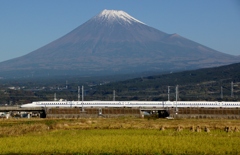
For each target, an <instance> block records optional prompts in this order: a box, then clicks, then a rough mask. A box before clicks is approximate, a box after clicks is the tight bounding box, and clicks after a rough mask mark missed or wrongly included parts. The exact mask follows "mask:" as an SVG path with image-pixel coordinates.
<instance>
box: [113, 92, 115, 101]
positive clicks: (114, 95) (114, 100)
mask: <svg viewBox="0 0 240 155" xmlns="http://www.w3.org/2000/svg"><path fill="white" fill-rule="evenodd" d="M113 101H115V90H113Z"/></svg>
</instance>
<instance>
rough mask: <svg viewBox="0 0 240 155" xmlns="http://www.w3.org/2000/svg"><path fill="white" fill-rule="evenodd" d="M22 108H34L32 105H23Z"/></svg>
mask: <svg viewBox="0 0 240 155" xmlns="http://www.w3.org/2000/svg"><path fill="white" fill-rule="evenodd" d="M20 107H21V108H28V107H32V106H31V104H30V103H29V104H23V105H21V106H20Z"/></svg>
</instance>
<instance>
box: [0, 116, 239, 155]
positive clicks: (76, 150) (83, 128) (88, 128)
mask: <svg viewBox="0 0 240 155" xmlns="http://www.w3.org/2000/svg"><path fill="white" fill-rule="evenodd" d="M239 125H240V121H239V120H215V119H199V120H197V119H193V120H189V119H181V120H165V119H156V120H147V119H138V118H115V119H100V118H99V119H97V118H96V119H35V120H34V119H33V120H24V119H23V120H1V121H0V154H149V155H151V154H154V155H155V154H159V155H160V154H163V155H167V154H172V155H174V154H185V155H188V154H209V155H210V154H211V155H212V154H215V155H222V154H228V155H229V154H234V155H235V154H240V150H239V144H240V132H238V127H240V126H239Z"/></svg>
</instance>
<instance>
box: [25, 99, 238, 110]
mask: <svg viewBox="0 0 240 155" xmlns="http://www.w3.org/2000/svg"><path fill="white" fill-rule="evenodd" d="M21 107H22V108H26V107H148V108H165V107H169V108H171V107H179V108H187V107H199V108H200V107H203V108H220V107H222V108H240V102H225V101H223V102H218V101H65V100H59V101H36V102H32V103H28V104H23V105H22V106H21Z"/></svg>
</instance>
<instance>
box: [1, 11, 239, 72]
mask: <svg viewBox="0 0 240 155" xmlns="http://www.w3.org/2000/svg"><path fill="white" fill-rule="evenodd" d="M176 26H177V25H176ZM239 61H240V59H239V57H237V56H232V55H228V54H224V53H221V52H218V51H216V50H213V49H211V48H208V47H206V46H204V45H201V44H198V43H196V42H194V41H191V40H189V39H186V38H184V37H182V36H180V35H178V34H167V33H164V32H162V31H160V30H157V29H155V28H152V27H150V26H148V25H146V24H145V23H143V22H141V21H139V20H137V19H135V18H134V17H132V16H130V15H129V14H127V13H126V12H124V11H117V10H103V11H102V12H101V13H99V14H98V15H96V16H94V17H93V18H91V19H90V20H88V21H87V22H85V23H84V24H82V25H80V26H79V27H77V28H76V29H74V30H73V31H71V32H70V33H68V34H66V35H65V36H63V37H61V38H59V39H57V40H55V41H53V42H51V43H49V44H47V45H45V46H43V47H41V48H39V49H37V50H35V51H33V52H31V53H29V54H27V55H24V56H22V57H18V58H15V59H11V60H8V61H5V62H2V63H0V70H1V71H0V75H1V76H3V74H6V72H7V73H9V72H10V73H16V74H19V73H22V74H24V75H28V74H31V73H33V72H34V73H36V74H42V75H43V74H45V75H48V74H59V75H61V74H73V73H74V74H80V75H83V76H85V75H97V74H102V75H104V74H105V75H106V74H119V73H135V72H145V71H171V70H186V69H194V68H203V67H213V66H220V65H225V64H231V63H234V62H239Z"/></svg>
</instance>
